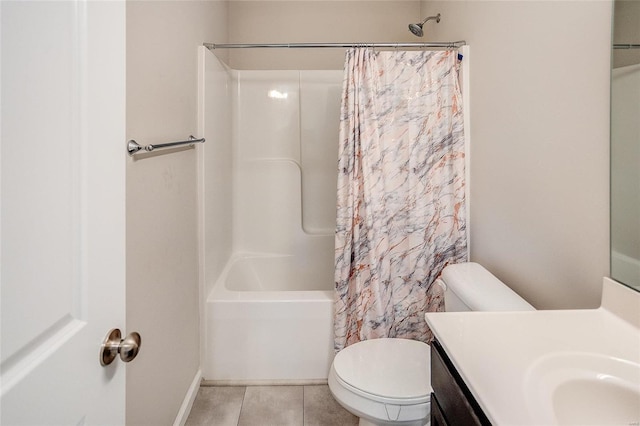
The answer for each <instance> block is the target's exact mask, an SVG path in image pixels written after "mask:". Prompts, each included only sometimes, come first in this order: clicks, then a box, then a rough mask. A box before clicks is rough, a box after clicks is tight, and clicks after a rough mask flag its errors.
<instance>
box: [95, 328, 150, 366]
mask: <svg viewBox="0 0 640 426" xmlns="http://www.w3.org/2000/svg"><path fill="white" fill-rule="evenodd" d="M141 344H142V338H141V337H140V334H139V333H137V332H135V331H134V332H133V333H129V334H127V336H126V337H125V338H124V339H122V333H121V332H120V329H118V328H114V329H112V330H110V331H109V333H107V337H105V338H104V341H103V342H102V346H100V365H102V366H105V365H109V364H111V363H112V362H113V360H115V359H116V356H117V355H118V354H120V359H121V360H122V361H123V362H130V361H132V360H133V359H134V358H135V357H136V356H138V352H140V345H141Z"/></svg>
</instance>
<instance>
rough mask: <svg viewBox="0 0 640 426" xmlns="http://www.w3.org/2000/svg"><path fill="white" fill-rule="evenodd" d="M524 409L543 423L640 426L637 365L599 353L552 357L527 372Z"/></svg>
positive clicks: (538, 362)
mask: <svg viewBox="0 0 640 426" xmlns="http://www.w3.org/2000/svg"><path fill="white" fill-rule="evenodd" d="M524 386H525V389H524V391H525V392H526V393H527V394H528V395H529V396H530V398H528V400H529V402H530V405H529V409H530V410H532V412H537V414H538V416H540V418H541V420H543V421H544V422H545V423H548V424H567V425H571V424H574V425H613V424H623V425H638V424H640V364H638V363H635V362H632V361H628V360H623V359H619V358H614V357H609V356H605V355H599V354H591V353H582V352H562V353H553V354H550V355H547V356H545V357H543V358H541V359H539V360H538V361H537V362H536V363H535V364H534V365H533V366H531V368H529V369H528V371H527V374H526V378H525V381H524Z"/></svg>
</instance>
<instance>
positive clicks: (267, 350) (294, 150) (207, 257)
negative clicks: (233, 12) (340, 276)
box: [200, 48, 342, 384]
mask: <svg viewBox="0 0 640 426" xmlns="http://www.w3.org/2000/svg"><path fill="white" fill-rule="evenodd" d="M200 60H201V63H200V71H201V75H200V85H201V90H200V96H201V98H200V127H201V128H200V131H201V133H200V134H201V135H203V136H204V137H205V138H206V139H207V142H208V145H206V146H204V147H202V148H203V149H202V150H201V154H202V155H201V157H200V193H201V194H202V197H201V205H200V213H201V214H200V216H201V219H200V227H201V233H200V234H201V247H200V248H201V250H200V252H201V253H202V257H201V259H200V260H201V265H202V269H201V289H202V300H203V302H202V305H201V312H202V315H201V317H202V324H201V330H202V335H203V337H202V338H203V342H202V348H203V352H202V369H203V377H204V379H205V380H207V381H212V382H215V383H242V384H252V383H313V382H324V381H326V377H327V372H328V370H329V367H330V365H331V361H332V359H333V343H332V342H333V328H332V327H333V300H334V299H333V288H334V282H333V275H334V231H335V206H336V180H337V174H336V164H337V155H338V154H337V152H338V143H337V141H338V123H339V113H340V112H339V111H340V92H341V87H342V70H336V71H254V70H247V71H245V70H242V71H236V70H231V69H229V68H228V67H226V66H225V65H224V64H223V63H222V62H220V61H219V60H218V59H217V58H216V57H215V56H214V55H213V54H212V53H211V52H209V51H208V50H207V49H205V48H201V52H200Z"/></svg>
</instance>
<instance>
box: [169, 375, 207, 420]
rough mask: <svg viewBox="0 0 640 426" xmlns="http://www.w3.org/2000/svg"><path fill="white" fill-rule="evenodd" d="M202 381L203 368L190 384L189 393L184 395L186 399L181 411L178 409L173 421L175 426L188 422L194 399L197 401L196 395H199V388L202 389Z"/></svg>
mask: <svg viewBox="0 0 640 426" xmlns="http://www.w3.org/2000/svg"><path fill="white" fill-rule="evenodd" d="M201 381H202V370H198V371H197V372H196V375H195V377H194V378H193V382H191V386H189V390H188V391H187V394H186V395H185V397H184V401H182V405H181V406H180V411H178V415H177V416H176V420H175V421H174V422H173V426H184V424H185V423H186V422H187V417H189V413H190V412H191V407H193V401H195V399H196V395H198V389H200V382H201Z"/></svg>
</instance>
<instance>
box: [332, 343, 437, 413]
mask: <svg viewBox="0 0 640 426" xmlns="http://www.w3.org/2000/svg"><path fill="white" fill-rule="evenodd" d="M430 359H431V352H430V348H429V345H427V344H426V343H422V342H418V341H416V340H408V339H396V338H383V339H372V340H366V341H363V342H359V343H356V344H354V345H351V346H348V347H346V348H345V349H343V350H342V351H340V352H339V353H338V354H336V356H335V359H334V360H333V368H334V370H335V373H336V378H337V379H338V381H339V382H340V383H341V384H343V385H344V386H345V387H348V388H349V389H350V390H352V391H353V392H355V393H357V394H359V395H361V396H364V397H368V398H370V399H372V400H375V401H380V402H385V403H394V404H402V405H406V404H419V403H422V402H426V401H428V400H429V396H430V394H431V371H430V370H431V366H430Z"/></svg>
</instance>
